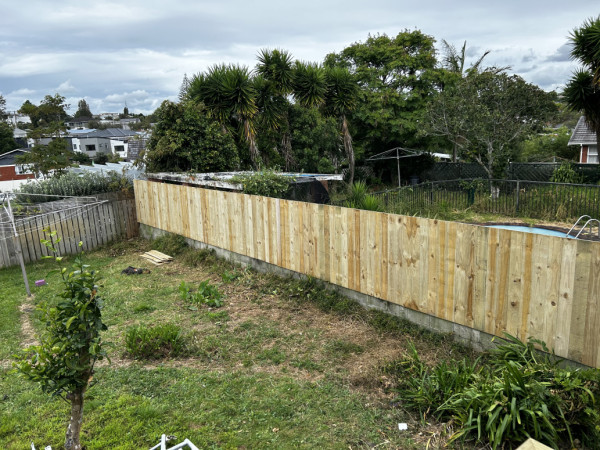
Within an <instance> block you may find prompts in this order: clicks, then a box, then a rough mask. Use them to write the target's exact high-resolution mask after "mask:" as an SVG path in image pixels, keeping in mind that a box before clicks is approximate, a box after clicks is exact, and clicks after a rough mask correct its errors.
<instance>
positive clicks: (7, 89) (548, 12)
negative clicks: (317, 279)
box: [0, 0, 600, 114]
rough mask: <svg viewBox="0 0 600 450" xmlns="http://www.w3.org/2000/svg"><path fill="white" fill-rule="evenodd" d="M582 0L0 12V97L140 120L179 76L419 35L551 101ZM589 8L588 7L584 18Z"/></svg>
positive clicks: (320, 55) (175, 88) (14, 8)
mask: <svg viewBox="0 0 600 450" xmlns="http://www.w3.org/2000/svg"><path fill="white" fill-rule="evenodd" d="M594 3H595V2H594V1H590V0H570V1H566V0H561V1H556V0H546V1H539V0H520V1H517V0H503V1H486V0H477V1H473V0H466V1H465V0H454V1H448V0H428V1H416V0H411V1H407V0H395V1H394V0H387V1H386V0H369V1H364V0H361V1H356V0H346V1H340V0H333V1H329V0H302V1H296V2H289V1H288V2H286V1H281V0H280V1H274V0H253V1H249V0H245V1H241V0H233V1H230V0H221V1H218V0H214V1H210V2H207V1H202V0H199V1H194V0H169V1H159V0H144V1H139V0H128V1H125V2H123V1H119V2H113V1H104V0H95V1H92V2H82V1H81V0H78V1H71V0H61V1H60V2H54V1H48V0H26V1H24V2H17V1H14V0H0V6H1V9H0V11H1V15H0V95H2V96H3V97H4V98H5V100H6V107H7V110H9V111H12V110H17V109H18V108H19V107H20V106H21V105H22V104H23V102H24V101H25V100H30V101H31V102H33V103H35V104H39V102H40V101H41V100H42V99H43V97H44V96H45V95H47V94H50V95H54V94H55V93H59V94H60V95H62V96H64V97H66V99H67V103H69V104H70V105H71V108H70V112H71V114H73V113H75V111H76V109H77V103H78V101H79V100H80V99H85V100H86V101H87V102H88V104H89V106H90V109H91V111H92V113H94V114H99V113H102V112H113V113H115V112H117V113H118V112H122V111H123V108H124V106H125V104H126V105H127V107H128V109H129V111H130V112H132V113H143V114H149V113H151V112H152V111H154V110H155V109H156V108H157V107H158V106H160V103H161V102H162V101H163V100H166V99H169V100H176V98H177V94H178V92H179V88H180V86H181V82H182V80H183V76H184V74H187V75H188V76H189V75H193V74H196V73H199V72H203V71H205V70H206V69H207V68H208V67H210V66H211V65H213V64H217V63H239V64H242V65H246V66H248V67H250V68H253V67H254V66H255V64H256V55H257V53H258V51H259V50H260V49H264V48H270V49H272V48H280V49H285V50H288V51H289V52H290V53H291V54H292V55H293V56H294V58H296V59H299V60H304V61H314V62H322V61H323V59H324V57H325V55H327V54H328V53H331V52H340V51H341V50H343V49H344V48H345V47H347V46H348V45H351V44H352V43H355V42H362V41H365V40H366V39H367V38H368V36H369V34H372V35H374V34H384V33H385V34H387V35H388V36H395V35H396V34H398V33H399V32H401V31H405V30H420V31H422V32H423V33H425V34H428V35H430V36H432V37H434V38H435V40H436V42H437V44H436V45H437V46H438V48H439V49H441V41H442V39H444V40H446V41H447V42H448V43H450V44H453V45H455V46H456V47H457V48H460V47H461V46H462V44H463V42H464V41H466V42H467V55H468V56H469V58H472V59H471V60H473V59H475V58H477V57H478V56H480V55H481V54H483V53H484V52H485V51H486V50H490V51H491V53H490V54H489V55H488V56H487V57H486V59H485V63H486V65H489V66H491V65H496V66H510V70H509V72H510V73H516V74H518V75H520V76H522V77H523V78H524V79H525V80H526V81H528V82H530V83H533V84H536V85H538V86H540V87H541V88H543V89H545V90H548V91H550V90H560V89H561V88H562V86H564V84H565V83H566V82H567V80H568V79H569V77H570V76H571V73H572V72H573V71H574V70H575V69H576V68H577V64H576V62H574V61H572V60H571V59H570V57H569V51H570V47H569V45H568V36H569V33H570V32H571V31H572V30H573V29H574V28H577V27H579V26H581V25H582V24H583V22H584V21H585V20H586V19H589V18H591V17H597V15H598V14H599V13H600V8H598V7H599V6H600V4H595V5H594ZM594 6H595V7H594Z"/></svg>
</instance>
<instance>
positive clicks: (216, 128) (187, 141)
mask: <svg viewBox="0 0 600 450" xmlns="http://www.w3.org/2000/svg"><path fill="white" fill-rule="evenodd" d="M155 114H156V117H157V119H158V122H157V123H156V126H155V128H154V131H153V133H152V137H151V138H150V140H149V142H148V146H147V150H146V154H145V158H146V164H147V170H148V171H149V172H182V171H194V172H220V171H227V170H235V169H237V168H238V167H239V156H238V154H237V148H236V146H235V142H234V140H233V138H232V136H231V135H230V134H229V133H227V132H226V131H225V130H223V128H222V126H221V125H220V124H218V123H217V122H215V121H214V120H210V118H209V117H207V111H206V108H204V107H203V106H202V105H198V104H194V103H191V102H185V103H172V102H169V101H164V102H163V103H162V105H161V106H160V108H158V109H157V110H156V113H155Z"/></svg>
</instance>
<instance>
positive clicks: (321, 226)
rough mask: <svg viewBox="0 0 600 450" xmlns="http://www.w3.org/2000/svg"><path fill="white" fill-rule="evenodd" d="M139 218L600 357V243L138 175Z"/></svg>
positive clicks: (590, 359) (573, 354)
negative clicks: (229, 190)
mask: <svg viewBox="0 0 600 450" xmlns="http://www.w3.org/2000/svg"><path fill="white" fill-rule="evenodd" d="M135 195H136V205H137V214H138V220H139V221H140V223H143V224H146V225H150V226H152V227H155V228H158V229H161V230H166V231H169V232H172V233H177V234H180V235H183V236H186V237H188V238H191V239H195V240H198V241H201V242H204V243H206V244H209V245H213V246H216V247H220V248H223V249H226V250H229V251H232V252H236V253H239V254H242V255H246V256H249V257H252V258H256V259H259V260H262V261H266V262H268V263H271V264H275V265H278V266H281V267H284V268H286V269H290V270H293V271H296V272H300V273H303V274H306V275H311V276H313V277H317V278H320V279H322V280H325V281H328V282H331V283H334V284H337V285H339V286H343V287H345V288H349V289H353V290H355V291H358V292H361V293H364V294H368V295H372V296H374V297H377V298H380V299H383V300H387V301H389V302H392V303H396V304H399V305H402V306H404V307H407V308H411V309H413V310H418V311H420V312H423V313H426V314H429V315H432V316H435V317H438V318H441V319H445V320H449V321H452V322H454V323H458V324H460V325H464V326H468V327H471V328H473V329H476V330H480V331H484V332H487V333H489V334H493V335H498V336H502V333H503V332H504V331H507V332H509V333H511V334H513V335H515V336H517V337H519V338H520V339H523V340H524V339H526V338H527V337H528V336H534V337H536V338H538V339H542V340H544V341H545V342H546V343H547V344H548V346H549V347H550V348H554V349H555V351H556V353H557V354H558V355H559V356H562V357H566V358H569V359H571V360H574V361H578V362H581V363H584V364H587V365H589V366H595V367H598V366H600V243H597V242H588V241H582V240H571V239H565V238H558V237H552V236H544V235H537V234H528V233H522V232H518V231H509V230H502V229H496V228H487V227H482V226H475V225H468V224H461V223H455V222H445V221H441V220H430V219H422V218H417V217H408V216H400V215H394V214H386V213H379V212H371V211H361V210H355V209H348V208H342V207H338V206H329V205H317V204H311V203H300V202H294V201H287V200H281V199H273V198H266V197H257V196H251V195H244V194H238V193H230V192H223V191H215V190H206V189H201V188H195V187H190V186H179V185H172V184H162V183H155V182H148V181H135Z"/></svg>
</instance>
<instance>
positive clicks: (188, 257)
mask: <svg viewBox="0 0 600 450" xmlns="http://www.w3.org/2000/svg"><path fill="white" fill-rule="evenodd" d="M214 258H215V251H214V250H209V249H202V250H196V249H194V248H188V249H186V250H185V251H184V252H183V253H182V254H181V256H180V258H179V259H180V260H181V262H182V263H183V264H185V265H186V266H189V267H198V266H199V265H200V264H202V263H204V262H205V261H207V260H209V259H214Z"/></svg>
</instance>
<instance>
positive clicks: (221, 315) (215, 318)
mask: <svg viewBox="0 0 600 450" xmlns="http://www.w3.org/2000/svg"><path fill="white" fill-rule="evenodd" d="M206 317H207V318H208V320H210V321H211V322H215V323H218V322H227V321H229V319H230V317H229V313H228V312H227V311H214V312H212V311H209V312H208V313H206Z"/></svg>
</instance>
